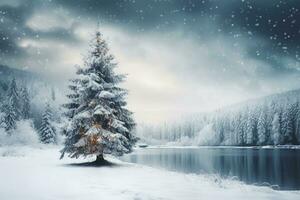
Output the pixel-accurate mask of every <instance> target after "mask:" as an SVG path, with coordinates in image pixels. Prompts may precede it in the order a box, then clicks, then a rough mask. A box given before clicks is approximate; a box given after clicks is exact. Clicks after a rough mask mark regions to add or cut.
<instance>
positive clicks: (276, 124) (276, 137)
mask: <svg viewBox="0 0 300 200" xmlns="http://www.w3.org/2000/svg"><path fill="white" fill-rule="evenodd" d="M272 133H273V144H274V145H279V144H280V143H281V141H280V117H279V115H278V114H277V113H275V115H274V118H273V121H272Z"/></svg>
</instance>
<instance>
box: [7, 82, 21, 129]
mask: <svg viewBox="0 0 300 200" xmlns="http://www.w3.org/2000/svg"><path fill="white" fill-rule="evenodd" d="M4 113H5V117H4V122H5V129H6V131H10V130H12V129H15V128H16V122H17V121H18V120H19V119H20V118H21V117H20V113H21V112H20V102H19V94H18V88H17V83H16V80H15V79H13V80H12V81H11V83H10V85H9V87H8V91H7V96H6V101H5V105H4Z"/></svg>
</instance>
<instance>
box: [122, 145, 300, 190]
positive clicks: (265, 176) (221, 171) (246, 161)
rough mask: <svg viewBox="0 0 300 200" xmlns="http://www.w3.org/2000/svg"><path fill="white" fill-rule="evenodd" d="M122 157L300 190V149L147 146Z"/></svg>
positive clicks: (197, 172) (159, 166)
mask: <svg viewBox="0 0 300 200" xmlns="http://www.w3.org/2000/svg"><path fill="white" fill-rule="evenodd" d="M122 159H123V160H125V161H128V162H133V163H139V164H144V165H148V166H152V167H158V168H165V169H168V170H173V171H178V172H183V173H196V174H200V173H204V174H218V175H220V176H221V177H225V178H231V177H236V178H237V179H238V180H241V181H243V182H245V183H247V184H256V185H271V186H272V187H273V188H274V189H280V190H300V149H261V148H258V149H254V148H209V147H208V148H146V149H138V150H136V151H135V152H133V153H132V154H129V155H126V156H124V157H122Z"/></svg>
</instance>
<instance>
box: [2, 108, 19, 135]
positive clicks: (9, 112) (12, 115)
mask: <svg viewBox="0 0 300 200" xmlns="http://www.w3.org/2000/svg"><path fill="white" fill-rule="evenodd" d="M17 121H18V116H17V113H16V112H15V109H14V107H12V105H11V104H7V105H5V106H4V128H5V130H6V131H7V133H8V134H10V133H11V130H13V129H15V128H16V126H17Z"/></svg>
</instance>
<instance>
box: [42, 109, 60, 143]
mask: <svg viewBox="0 0 300 200" xmlns="http://www.w3.org/2000/svg"><path fill="white" fill-rule="evenodd" d="M39 134H40V140H41V142H42V143H44V144H49V143H56V133H55V128H54V127H53V125H52V112H51V108H50V106H49V104H48V103H47V104H46V107H45V111H44V113H43V116H42V124H41V127H40V129H39Z"/></svg>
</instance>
